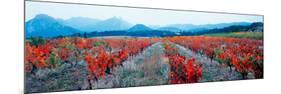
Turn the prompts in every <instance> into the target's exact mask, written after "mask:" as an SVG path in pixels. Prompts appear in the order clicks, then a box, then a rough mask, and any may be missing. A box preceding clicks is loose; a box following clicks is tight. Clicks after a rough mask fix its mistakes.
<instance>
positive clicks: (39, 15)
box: [34, 14, 55, 20]
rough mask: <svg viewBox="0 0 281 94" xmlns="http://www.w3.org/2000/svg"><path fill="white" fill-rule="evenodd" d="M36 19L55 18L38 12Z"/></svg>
mask: <svg viewBox="0 0 281 94" xmlns="http://www.w3.org/2000/svg"><path fill="white" fill-rule="evenodd" d="M34 19H52V20H55V19H54V18H53V17H51V16H49V15H47V14H37V15H36V16H35V17H34Z"/></svg>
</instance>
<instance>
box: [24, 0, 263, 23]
mask: <svg viewBox="0 0 281 94" xmlns="http://www.w3.org/2000/svg"><path fill="white" fill-rule="evenodd" d="M25 11H26V15H25V17H26V21H28V20H30V19H32V18H33V17H35V16H36V15H37V14H47V15H49V16H52V17H54V18H61V19H69V18H71V17H88V18H94V19H100V20H105V19H108V18H111V17H119V18H122V19H123V20H126V21H128V22H129V23H132V24H146V25H169V24H195V25H201V24H217V23H230V22H262V21H263V17H262V16H257V15H238V14H223V13H208V12H194V11H172V10H157V9H142V8H127V7H113V6H96V5H79V4H63V3H50V2H31V1H27V2H26V8H25Z"/></svg>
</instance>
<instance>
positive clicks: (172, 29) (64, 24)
mask: <svg viewBox="0 0 281 94" xmlns="http://www.w3.org/2000/svg"><path fill="white" fill-rule="evenodd" d="M252 24H253V23H249V22H232V23H219V24H205V25H193V24H171V25H166V26H159V25H151V26H146V25H144V24H135V25H134V24H131V23H129V22H127V21H126V20H124V19H122V18H120V17H112V18H108V19H105V20H99V19H92V18H87V17H72V18H69V19H66V20H64V19H55V18H53V17H51V16H48V15H46V14H38V15H36V16H35V17H34V18H33V19H30V20H28V21H27V22H26V24H25V26H26V28H25V31H26V36H27V37H32V36H34V37H38V36H41V37H56V36H69V35H73V34H78V33H90V34H102V35H103V34H104V33H103V32H107V33H112V34H115V35H120V34H119V33H122V32H124V34H126V35H130V36H135V35H134V34H136V35H145V36H147V35H148V34H156V35H157V34H159V36H165V35H169V34H170V35H178V34H189V33H193V34H195V33H197V32H205V31H210V30H216V29H224V28H227V27H231V26H244V27H249V26H251V25H252ZM256 25H257V26H260V25H259V24H256ZM252 30H256V31H259V30H260V29H252ZM122 34H123V33H122ZM122 34H121V35H122ZM124 34H123V35H124ZM102 35H101V36H102ZM109 35H110V34H109Z"/></svg>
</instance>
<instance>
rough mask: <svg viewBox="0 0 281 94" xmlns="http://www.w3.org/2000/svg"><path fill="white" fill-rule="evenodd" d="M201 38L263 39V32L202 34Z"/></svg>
mask: <svg viewBox="0 0 281 94" xmlns="http://www.w3.org/2000/svg"><path fill="white" fill-rule="evenodd" d="M203 36H214V37H232V38H250V39H257V40H262V39H263V32H231V33H214V34H204V35H203Z"/></svg>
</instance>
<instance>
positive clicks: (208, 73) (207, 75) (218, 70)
mask: <svg viewBox="0 0 281 94" xmlns="http://www.w3.org/2000/svg"><path fill="white" fill-rule="evenodd" d="M174 45H176V47H177V48H179V50H180V51H179V52H180V54H181V55H185V56H186V57H190V58H191V57H194V58H196V60H197V61H198V62H202V63H203V78H202V80H201V81H200V82H212V81H226V80H238V79H241V75H240V74H239V73H238V72H236V71H230V69H229V68H227V67H223V66H221V65H220V64H219V63H218V62H217V61H215V60H212V61H211V59H210V58H208V57H207V56H205V55H200V54H198V53H194V52H193V51H191V50H188V49H186V48H185V47H183V46H181V45H178V44H174Z"/></svg>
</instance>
